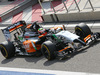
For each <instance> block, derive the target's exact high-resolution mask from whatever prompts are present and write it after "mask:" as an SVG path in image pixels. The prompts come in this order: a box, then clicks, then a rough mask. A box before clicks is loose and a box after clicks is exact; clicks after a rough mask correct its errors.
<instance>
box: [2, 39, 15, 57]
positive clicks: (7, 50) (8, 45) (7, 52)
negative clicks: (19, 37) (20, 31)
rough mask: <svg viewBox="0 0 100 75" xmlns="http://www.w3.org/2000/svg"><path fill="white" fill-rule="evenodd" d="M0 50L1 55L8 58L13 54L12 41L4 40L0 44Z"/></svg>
mask: <svg viewBox="0 0 100 75" xmlns="http://www.w3.org/2000/svg"><path fill="white" fill-rule="evenodd" d="M0 50H1V53H2V55H3V56H4V57H5V58H6V59H8V58H11V57H13V56H14V55H15V47H14V45H13V43H12V42H10V41H4V42H2V43H1V44H0Z"/></svg>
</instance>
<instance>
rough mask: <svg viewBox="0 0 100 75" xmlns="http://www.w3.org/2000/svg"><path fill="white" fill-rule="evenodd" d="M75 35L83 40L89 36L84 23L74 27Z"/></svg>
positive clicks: (88, 29)
mask: <svg viewBox="0 0 100 75" xmlns="http://www.w3.org/2000/svg"><path fill="white" fill-rule="evenodd" d="M75 33H76V34H77V35H78V36H80V37H81V38H85V37H86V36H88V35H89V34H91V33H92V32H91V30H90V28H89V27H88V26H87V25H86V24H85V23H80V24H79V25H77V26H76V27H75Z"/></svg>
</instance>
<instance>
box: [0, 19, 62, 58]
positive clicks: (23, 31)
mask: <svg viewBox="0 0 100 75" xmlns="http://www.w3.org/2000/svg"><path fill="white" fill-rule="evenodd" d="M52 29H53V30H54V32H53V30H52ZM58 29H60V28H59V27H58V28H57V27H54V28H51V29H48V30H46V29H44V28H43V27H41V26H39V25H38V24H37V23H36V22H34V23H32V24H29V25H26V23H25V21H19V22H17V23H15V24H13V25H11V26H8V27H7V28H5V29H2V32H3V34H4V36H5V38H6V40H7V41H4V42H2V43H1V44H0V50H1V53H2V55H3V56H4V57H5V58H11V57H13V56H15V55H28V56H31V55H35V56H41V55H42V53H41V44H42V43H43V42H44V41H45V40H46V38H44V37H43V36H45V35H47V34H49V33H50V34H51V32H52V33H55V32H57V30H58ZM60 30H62V27H61V29H60ZM11 35H12V36H11Z"/></svg>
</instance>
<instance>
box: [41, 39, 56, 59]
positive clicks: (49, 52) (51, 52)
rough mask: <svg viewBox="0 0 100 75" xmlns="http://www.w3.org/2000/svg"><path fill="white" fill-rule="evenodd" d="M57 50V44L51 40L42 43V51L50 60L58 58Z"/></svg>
mask: <svg viewBox="0 0 100 75" xmlns="http://www.w3.org/2000/svg"><path fill="white" fill-rule="evenodd" d="M55 50H56V46H55V45H54V44H53V43H52V42H51V41H46V42H44V43H43V44H42V48H41V51H42V53H43V55H44V56H45V58H47V59H48V60H53V59H55V58H56V54H55Z"/></svg>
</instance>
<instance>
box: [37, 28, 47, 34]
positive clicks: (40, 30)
mask: <svg viewBox="0 0 100 75" xmlns="http://www.w3.org/2000/svg"><path fill="white" fill-rule="evenodd" d="M45 31H46V29H44V28H39V29H38V33H40V34H43V33H45Z"/></svg>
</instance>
